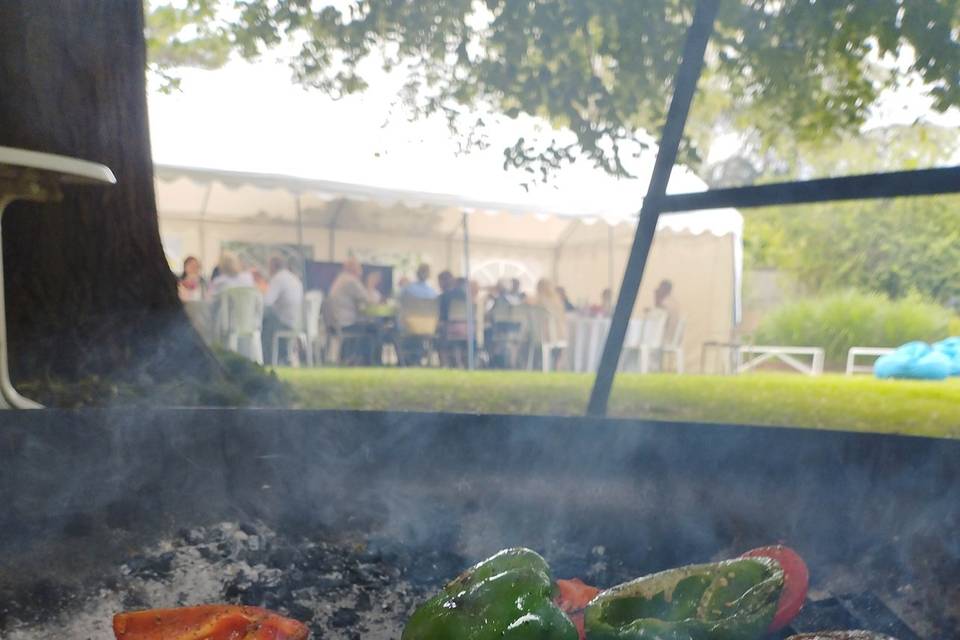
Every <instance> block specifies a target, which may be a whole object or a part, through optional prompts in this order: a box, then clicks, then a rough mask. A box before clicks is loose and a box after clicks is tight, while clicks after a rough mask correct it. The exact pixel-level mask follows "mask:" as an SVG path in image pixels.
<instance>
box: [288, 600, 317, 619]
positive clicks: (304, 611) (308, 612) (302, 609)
mask: <svg viewBox="0 0 960 640" xmlns="http://www.w3.org/2000/svg"><path fill="white" fill-rule="evenodd" d="M284 609H286V611H287V615H288V616H290V617H291V618H293V619H294V620H299V621H300V622H304V623H307V622H310V621H311V620H313V615H314V614H313V609H311V608H310V607H307V606H304V605H302V604H299V603H297V602H291V603H290V604H288V605H285V606H284Z"/></svg>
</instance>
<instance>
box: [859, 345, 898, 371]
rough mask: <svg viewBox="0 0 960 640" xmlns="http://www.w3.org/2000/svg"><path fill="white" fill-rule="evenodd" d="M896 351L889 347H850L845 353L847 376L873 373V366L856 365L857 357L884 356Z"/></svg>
mask: <svg viewBox="0 0 960 640" xmlns="http://www.w3.org/2000/svg"><path fill="white" fill-rule="evenodd" d="M894 351H896V349H891V348H890V347H850V351H848V352H847V375H848V376H852V375H853V374H855V373H873V365H872V364H871V365H860V366H858V365H857V357H858V356H877V357H879V356H885V355H887V354H888V353H893V352H894Z"/></svg>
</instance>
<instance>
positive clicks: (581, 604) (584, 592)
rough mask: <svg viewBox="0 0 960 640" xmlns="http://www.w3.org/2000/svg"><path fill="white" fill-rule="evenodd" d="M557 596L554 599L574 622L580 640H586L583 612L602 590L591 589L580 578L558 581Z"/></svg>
mask: <svg viewBox="0 0 960 640" xmlns="http://www.w3.org/2000/svg"><path fill="white" fill-rule="evenodd" d="M556 585H557V595H556V597H555V598H554V599H553V601H554V602H556V603H557V606H558V607H560V608H561V609H562V610H563V612H564V613H565V614H567V617H569V618H570V619H571V620H573V626H575V627H576V628H577V634H578V635H579V636H580V640H584V638H585V637H586V633H585V632H584V629H583V611H584V609H586V608H587V604H589V602H590V601H591V600H593V598H594V597H595V596H596V595H597V594H598V593H600V589H597V588H596V587H591V586H590V585H588V584H587V583H585V582H584V581H583V580H581V579H580V578H573V579H571V580H557V581H556Z"/></svg>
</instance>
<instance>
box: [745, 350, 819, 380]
mask: <svg viewBox="0 0 960 640" xmlns="http://www.w3.org/2000/svg"><path fill="white" fill-rule="evenodd" d="M747 355H752V356H755V357H753V358H749V359H748V358H745V357H744V356H747ZM797 356H799V357H804V356H809V357H810V358H811V361H810V364H809V365H808V364H807V363H806V362H803V361H802V360H798V359H797ZM823 357H824V353H823V349H821V348H820V347H785V346H779V345H743V346H741V347H740V348H739V349H738V350H737V373H743V372H745V371H749V370H750V369H753V368H754V367H756V366H758V365H760V364H762V363H764V362H767V361H768V360H774V359H776V360H779V361H780V362H783V363H784V364H786V365H788V366H790V367H791V368H793V369H796V370H797V371H799V372H800V373H803V374H806V375H808V376H818V375H820V374H821V373H823Z"/></svg>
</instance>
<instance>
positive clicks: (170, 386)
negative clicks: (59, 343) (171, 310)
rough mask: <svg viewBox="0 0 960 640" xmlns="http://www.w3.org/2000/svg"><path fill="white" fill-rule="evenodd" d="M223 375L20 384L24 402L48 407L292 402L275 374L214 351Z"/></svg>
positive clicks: (140, 375) (127, 375)
mask: <svg viewBox="0 0 960 640" xmlns="http://www.w3.org/2000/svg"><path fill="white" fill-rule="evenodd" d="M214 353H215V355H216V357H217V360H219V361H220V364H221V366H222V367H223V375H222V376H220V377H217V378H216V379H211V380H191V379H179V380H175V381H172V382H159V381H157V380H155V379H154V378H153V377H152V376H150V375H149V374H148V373H146V371H137V372H130V371H126V372H123V373H122V374H121V375H118V376H116V377H114V378H103V377H99V376H89V377H87V378H84V379H82V380H70V381H69V382H66V381H60V380H42V381H41V380H34V381H25V382H22V383H20V384H18V385H17V386H18V388H19V389H20V390H21V391H22V392H23V393H24V394H25V395H26V396H27V397H28V398H32V399H36V400H37V401H38V402H40V403H41V404H43V405H44V406H48V407H60V408H77V407H113V406H145V407H250V406H253V407H288V406H290V405H291V404H292V403H293V401H294V399H295V396H294V393H293V390H292V389H291V388H290V386H289V385H287V384H286V383H284V382H283V381H281V380H280V379H279V378H277V375H276V374H275V373H274V372H272V371H268V370H266V369H264V368H263V367H261V366H259V365H257V364H255V363H253V362H251V361H250V360H247V359H246V358H243V357H241V356H239V355H237V354H235V353H233V352H230V351H226V350H223V349H214Z"/></svg>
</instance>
